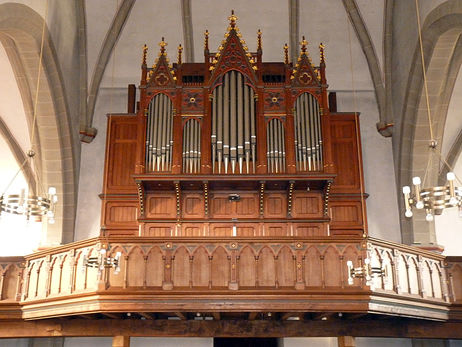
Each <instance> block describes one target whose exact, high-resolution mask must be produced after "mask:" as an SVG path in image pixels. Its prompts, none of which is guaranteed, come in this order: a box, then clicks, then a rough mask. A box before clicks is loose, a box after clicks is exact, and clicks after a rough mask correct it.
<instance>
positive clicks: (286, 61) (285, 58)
mask: <svg viewBox="0 0 462 347" xmlns="http://www.w3.org/2000/svg"><path fill="white" fill-rule="evenodd" d="M284 64H286V65H289V46H288V45H287V43H286V44H284Z"/></svg>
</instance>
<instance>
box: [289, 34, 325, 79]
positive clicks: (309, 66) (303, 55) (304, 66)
mask: <svg viewBox="0 0 462 347" xmlns="http://www.w3.org/2000/svg"><path fill="white" fill-rule="evenodd" d="M300 44H301V46H302V48H301V52H300V56H299V58H298V61H297V64H295V69H294V70H293V72H292V76H291V79H292V84H293V85H294V86H299V87H320V86H321V76H320V74H319V72H318V70H317V69H316V68H315V67H314V65H313V63H312V62H311V58H310V57H309V55H308V53H307V51H306V46H307V45H308V42H307V41H306V40H305V36H303V40H302V41H301V42H300Z"/></svg>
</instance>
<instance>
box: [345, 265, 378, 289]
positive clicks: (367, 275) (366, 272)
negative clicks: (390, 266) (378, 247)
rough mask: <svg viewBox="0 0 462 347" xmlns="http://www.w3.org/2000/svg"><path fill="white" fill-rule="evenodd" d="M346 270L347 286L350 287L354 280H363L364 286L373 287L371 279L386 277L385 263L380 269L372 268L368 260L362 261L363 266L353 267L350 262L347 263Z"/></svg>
mask: <svg viewBox="0 0 462 347" xmlns="http://www.w3.org/2000/svg"><path fill="white" fill-rule="evenodd" d="M347 268H348V284H349V285H352V284H353V280H354V279H355V278H364V279H365V280H366V285H368V286H373V281H372V280H373V279H374V278H379V277H385V278H386V277H387V273H386V272H387V268H386V266H385V263H384V264H383V266H382V267H379V266H372V265H371V260H370V259H369V258H366V259H364V265H363V266H359V267H354V266H353V262H352V261H351V260H348V261H347Z"/></svg>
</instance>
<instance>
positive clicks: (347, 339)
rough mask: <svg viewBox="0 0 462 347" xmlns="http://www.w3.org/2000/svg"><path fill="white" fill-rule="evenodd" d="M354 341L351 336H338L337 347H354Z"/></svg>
mask: <svg viewBox="0 0 462 347" xmlns="http://www.w3.org/2000/svg"><path fill="white" fill-rule="evenodd" d="M355 346H356V341H355V338H354V337H353V336H339V337H338V347H355Z"/></svg>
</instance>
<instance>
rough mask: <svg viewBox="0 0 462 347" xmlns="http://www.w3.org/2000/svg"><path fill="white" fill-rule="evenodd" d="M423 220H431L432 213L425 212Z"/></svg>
mask: <svg viewBox="0 0 462 347" xmlns="http://www.w3.org/2000/svg"><path fill="white" fill-rule="evenodd" d="M425 220H426V221H427V222H433V215H432V214H431V213H427V215H426V216H425Z"/></svg>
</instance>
